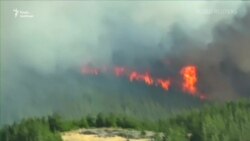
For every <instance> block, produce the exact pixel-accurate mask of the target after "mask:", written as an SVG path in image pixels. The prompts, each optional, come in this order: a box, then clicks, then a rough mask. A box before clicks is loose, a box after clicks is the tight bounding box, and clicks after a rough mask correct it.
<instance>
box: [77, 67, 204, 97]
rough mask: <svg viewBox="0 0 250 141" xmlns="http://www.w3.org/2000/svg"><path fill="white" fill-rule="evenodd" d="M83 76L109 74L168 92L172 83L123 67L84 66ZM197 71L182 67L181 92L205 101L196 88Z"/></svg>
mask: <svg viewBox="0 0 250 141" xmlns="http://www.w3.org/2000/svg"><path fill="white" fill-rule="evenodd" d="M81 72H82V73H83V74H88V75H99V74H100V73H107V72H109V73H110V72H111V73H114V75H115V76H117V77H121V76H123V77H124V78H128V79H129V81H130V82H134V81H139V82H144V83H145V84H146V85H148V86H154V85H155V86H159V87H161V88H162V89H163V90H165V91H168V90H169V89H170V87H171V86H172V81H170V80H169V79H164V78H156V77H153V76H151V74H150V73H149V72H144V73H140V72H137V71H135V70H130V69H127V68H125V67H114V68H109V67H103V68H95V67H90V66H84V67H83V68H82V70H81ZM197 72H198V69H197V67H196V66H194V65H188V66H184V67H183V68H182V69H181V71H180V74H181V76H182V78H183V81H182V90H183V91H184V92H186V93H188V94H190V95H191V96H195V97H199V98H200V99H201V100H205V99H207V96H206V95H204V94H201V93H200V92H199V90H198V88H197V83H198V75H197Z"/></svg>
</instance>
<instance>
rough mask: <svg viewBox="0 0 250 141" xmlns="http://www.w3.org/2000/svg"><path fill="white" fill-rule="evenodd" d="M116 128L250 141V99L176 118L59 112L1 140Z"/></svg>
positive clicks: (48, 138) (175, 139)
mask: <svg viewBox="0 0 250 141" xmlns="http://www.w3.org/2000/svg"><path fill="white" fill-rule="evenodd" d="M99 127H114V128H128V129H136V130H141V131H142V133H144V131H145V130H151V131H155V132H161V133H164V137H156V138H155V140H157V141H236V140H237V141H249V140H250V134H249V133H248V132H249V131H250V102H249V101H248V100H241V101H238V102H228V103H225V104H223V105H221V104H220V105H219V104H214V105H210V106H206V107H203V108H201V109H199V110H192V111H189V112H186V113H183V114H180V115H177V116H175V117H172V118H167V119H160V120H157V121H149V120H143V119H136V118H132V117H128V116H126V115H117V114H113V113H110V114H104V113H99V114H98V115H96V116H91V115H89V116H86V117H83V118H81V119H78V120H66V119H63V118H62V117H61V116H60V115H59V114H53V115H51V116H48V117H46V118H30V119H24V120H22V121H20V122H19V123H14V124H12V125H8V126H5V127H3V128H2V129H1V130H0V140H1V141H61V140H62V139H61V137H60V132H64V131H69V130H73V129H79V128H99Z"/></svg>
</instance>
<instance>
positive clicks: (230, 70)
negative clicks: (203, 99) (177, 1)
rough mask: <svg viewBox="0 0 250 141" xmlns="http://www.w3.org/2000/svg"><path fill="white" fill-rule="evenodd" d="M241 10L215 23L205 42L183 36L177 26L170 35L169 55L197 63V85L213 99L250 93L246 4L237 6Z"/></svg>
mask: <svg viewBox="0 0 250 141" xmlns="http://www.w3.org/2000/svg"><path fill="white" fill-rule="evenodd" d="M240 10H241V11H244V12H243V13H244V14H242V13H241V15H235V16H234V17H233V18H232V19H231V20H229V21H227V20H226V21H224V20H223V21H221V22H219V23H218V24H216V26H215V27H214V28H213V29H212V40H211V41H210V42H209V43H208V44H203V43H202V42H201V41H200V40H197V39H195V38H190V37H188V36H185V32H184V33H180V31H179V30H180V28H178V29H175V30H174V29H173V33H174V34H173V35H176V34H177V36H173V37H174V42H175V44H174V46H173V47H172V50H173V51H172V52H174V53H175V55H173V54H172V52H171V53H169V56H174V59H176V60H178V61H180V63H182V64H197V66H198V68H199V71H200V74H199V75H200V80H201V82H200V87H201V89H202V90H203V91H204V92H205V93H207V94H208V95H209V97H210V98H212V99H214V100H216V99H217V100H218V99H219V100H232V99H235V98H240V97H241V96H247V97H249V96H250V95H249V90H250V89H249V88H250V79H249V78H250V61H249V59H250V57H249V53H250V46H249V40H250V8H249V5H244V6H242V7H240ZM181 31H182V30H181ZM178 34H180V35H178ZM175 37H177V38H175ZM176 46H177V47H178V46H180V47H179V48H176ZM166 58H168V57H166ZM170 58H171V57H170Z"/></svg>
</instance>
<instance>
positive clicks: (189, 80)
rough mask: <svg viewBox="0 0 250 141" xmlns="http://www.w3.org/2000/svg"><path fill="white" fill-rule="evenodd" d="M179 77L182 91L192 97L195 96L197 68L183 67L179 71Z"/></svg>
mask: <svg viewBox="0 0 250 141" xmlns="http://www.w3.org/2000/svg"><path fill="white" fill-rule="evenodd" d="M181 75H182V77H183V84H182V89H183V91H185V92H188V93H190V94H192V95H196V94H197V86H196V85H197V82H198V77H197V68H196V67H195V66H192V65H190V66H185V67H183V68H182V69H181Z"/></svg>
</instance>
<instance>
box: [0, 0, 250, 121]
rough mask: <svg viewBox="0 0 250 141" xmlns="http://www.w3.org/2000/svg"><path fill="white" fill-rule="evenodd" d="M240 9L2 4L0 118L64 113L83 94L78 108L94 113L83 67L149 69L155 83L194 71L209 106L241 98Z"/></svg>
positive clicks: (245, 66)
mask: <svg viewBox="0 0 250 141" xmlns="http://www.w3.org/2000/svg"><path fill="white" fill-rule="evenodd" d="M246 5H248V3H247V2H205V1H193V2H163V1H158V2H150V1H148V2H106V1H105V2H89V1H84V2H80V1H74V2H66V1H65V2H57V1H54V2H47V1H40V2H39V1H36V2H29V1H25V2H7V1H1V31H0V32H1V37H0V38H1V76H2V77H1V78H0V79H1V82H2V83H1V85H2V86H1V87H2V88H3V89H2V92H1V93H2V95H1V100H2V102H1V103H2V106H1V107H3V108H2V113H4V114H2V115H4V119H7V120H8V121H12V120H14V119H19V118H21V117H22V116H24V115H28V114H27V113H29V115H39V114H42V115H44V114H48V113H50V112H52V111H54V110H58V109H59V111H60V110H61V109H60V108H58V107H63V106H65V105H70V104H71V100H72V101H75V103H77V102H80V101H77V100H79V99H81V95H80V94H82V93H83V92H84V96H83V97H84V98H83V99H84V100H85V103H84V104H85V105H84V106H85V107H91V106H93V105H91V104H93V103H96V102H93V103H91V102H89V101H92V99H93V97H91V96H90V93H93V92H92V91H93V89H95V88H96V87H95V86H97V87H98V88H99V87H101V88H102V86H99V85H98V84H96V83H95V82H92V80H91V81H90V82H85V81H89V80H87V79H82V78H81V76H80V75H79V74H78V73H75V72H78V71H80V68H81V67H82V66H83V65H85V64H91V65H96V66H102V65H109V66H112V65H114V66H116V65H122V66H129V67H136V68H138V69H148V68H149V69H151V70H152V71H153V72H155V73H157V74H158V75H164V74H168V75H176V73H179V72H178V70H180V69H179V68H180V67H181V66H182V65H185V64H196V65H197V66H198V69H199V76H200V80H199V81H200V83H199V87H200V89H201V90H202V91H203V92H204V93H206V94H208V95H209V96H210V97H211V99H214V100H225V99H226V100H227V99H234V98H237V97H239V96H247V95H248V94H247V92H248V91H249V88H250V86H249V85H250V78H249V77H250V75H249V73H250V64H249V61H248V60H249V57H248V54H249V52H250V51H249V49H250V48H249V45H248V41H249V38H250V35H249V29H250V28H249V26H250V21H249V19H250V12H249V7H247V6H246ZM14 9H17V10H19V11H28V12H29V13H31V14H32V15H34V17H33V18H21V17H15V16H14V12H13V10H14ZM112 81H113V80H112ZM103 82H104V83H105V80H104V81H102V83H103ZM106 85H108V84H106ZM106 85H105V86H106ZM110 85H114V86H113V87H117V88H112V89H115V91H119V89H122V88H121V87H120V85H119V82H117V81H115V83H112V84H110ZM81 87H82V88H81ZM102 90H103V89H102ZM128 91H130V90H128ZM98 92H100V93H105V92H104V90H103V91H98ZM57 93H60V94H57ZM76 93H77V94H76ZM85 93H86V94H85ZM107 93H108V92H107ZM124 93H125V92H123V93H122V94H121V95H123V94H124ZM142 93H146V92H145V91H143V92H142ZM95 95H96V93H95ZM113 96H114V95H113ZM98 97H101V96H100V95H98ZM128 97H129V96H128ZM128 97H127V98H128ZM119 98H120V97H119ZM119 98H117V99H119ZM150 98H152V97H150ZM99 99H101V98H99ZM99 99H97V101H98V100H99ZM103 99H105V98H103ZM121 99H123V100H124V95H123V96H122V98H121ZM84 100H83V101H84ZM95 100H96V99H95ZM106 100H107V101H108V100H110V97H108V98H107V99H106ZM147 100H148V99H147ZM147 100H145V101H147ZM157 100H158V101H161V99H160V100H159V99H157ZM76 101H77V102H76ZM93 101H94V100H93ZM43 102H44V103H43ZM98 102H99V101H98ZM112 102H113V103H118V104H120V103H119V102H117V101H115V100H114V101H112ZM112 102H109V103H112ZM34 103H35V104H34ZM145 103H147V102H145ZM148 103H150V102H149V101H148ZM162 103H164V101H163V102H162ZM170 103H171V101H170ZM180 103H181V102H180ZM36 104H37V105H36ZM103 104H106V105H107V103H105V102H103ZM154 104H155V103H153V104H151V105H154ZM10 105H12V106H10ZM34 105H35V106H34ZM44 105H46V106H44ZM90 105H91V106H90ZM155 105H157V104H155ZM33 106H34V109H32V107H33ZM41 107H42V108H41ZM73 107H74V106H73ZM75 107H78V106H76V105H75ZM103 107H105V106H99V107H97V108H92V109H91V108H85V109H84V110H83V111H88V112H89V111H94V110H95V109H98V108H99V109H100V110H96V112H99V111H101V110H103V109H102V108H103ZM107 107H108V105H107ZM111 107H114V106H111ZM153 107H157V108H159V109H160V108H162V107H160V106H159V105H157V106H153ZM25 108H26V109H25ZM69 109H70V108H69ZM124 109H125V110H126V111H128V110H127V107H125V108H124ZM39 110H40V111H39ZM119 110H120V109H119V107H117V111H119ZM37 111H39V112H37ZM32 112H33V113H32ZM34 113H35V114H34ZM135 113H136V112H135ZM159 113H161V112H159ZM150 114H151V115H154V114H152V113H150Z"/></svg>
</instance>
